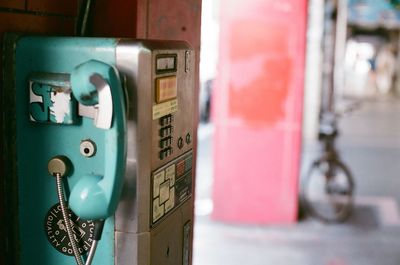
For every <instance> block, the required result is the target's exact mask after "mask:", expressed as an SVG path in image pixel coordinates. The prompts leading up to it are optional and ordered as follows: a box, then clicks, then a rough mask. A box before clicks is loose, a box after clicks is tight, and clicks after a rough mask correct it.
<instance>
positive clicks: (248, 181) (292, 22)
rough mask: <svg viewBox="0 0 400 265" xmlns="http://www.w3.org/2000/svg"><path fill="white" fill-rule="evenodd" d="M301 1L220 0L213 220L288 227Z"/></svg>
mask: <svg viewBox="0 0 400 265" xmlns="http://www.w3.org/2000/svg"><path fill="white" fill-rule="evenodd" d="M306 16H307V1H306V0H279V1H276V0H247V1H240V0H221V28H220V32H221V33H220V41H221V43H220V62H219V67H218V69H219V71H218V76H217V80H216V84H215V88H214V92H215V93H214V95H213V96H214V97H213V105H212V108H213V121H214V123H215V138H214V190H213V200H214V210H213V214H212V216H213V218H214V219H216V220H221V221H228V222H234V223H254V224H271V223H279V224H284V223H294V222H295V221H296V219H297V210H298V200H297V196H298V179H299V162H300V154H301V123H302V104H303V88H304V84H303V82H304V69H305V66H304V64H305V62H304V58H305V44H306Z"/></svg>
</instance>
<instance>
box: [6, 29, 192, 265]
mask: <svg viewBox="0 0 400 265" xmlns="http://www.w3.org/2000/svg"><path fill="white" fill-rule="evenodd" d="M194 97H195V95H194V52H193V50H192V49H191V48H190V47H189V46H188V45H187V44H186V43H184V42H178V41H141V40H130V39H114V38H108V39H107V38H68V37H38V36H23V35H8V36H7V37H6V41H5V45H4V87H3V89H2V94H1V98H2V106H3V108H4V112H3V117H4V118H3V123H4V125H3V147H4V153H3V162H4V165H5V167H4V169H2V170H3V175H4V176H5V179H6V191H7V194H6V195H7V196H6V204H7V205H6V209H7V213H8V215H7V216H8V218H9V220H8V223H9V233H8V236H7V240H8V241H7V242H8V251H7V252H8V253H9V254H10V255H9V257H8V258H9V262H10V264H21V265H25V264H58V265H64V264H65V265H70V264H90V263H92V264H95V265H111V264H113V265H129V264H133V265H148V264H151V265H168V264H170V265H189V264H190V263H191V248H192V225H193V196H192V192H193V185H194V164H193V156H194V152H195V150H194V145H193V137H194V133H195V128H194V124H195V120H194V119H195V118H194V110H195V108H194V105H193V102H194Z"/></svg>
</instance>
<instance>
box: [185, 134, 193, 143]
mask: <svg viewBox="0 0 400 265" xmlns="http://www.w3.org/2000/svg"><path fill="white" fill-rule="evenodd" d="M191 142H192V136H191V135H190V133H187V134H186V143H187V144H190V143H191Z"/></svg>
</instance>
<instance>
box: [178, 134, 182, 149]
mask: <svg viewBox="0 0 400 265" xmlns="http://www.w3.org/2000/svg"><path fill="white" fill-rule="evenodd" d="M178 148H179V149H182V148H183V138H182V137H179V139H178Z"/></svg>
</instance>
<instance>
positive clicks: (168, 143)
mask: <svg viewBox="0 0 400 265" xmlns="http://www.w3.org/2000/svg"><path fill="white" fill-rule="evenodd" d="M171 145H172V137H171V136H168V137H167V138H163V139H161V140H160V148H161V149H164V148H167V147H169V146H171Z"/></svg>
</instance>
